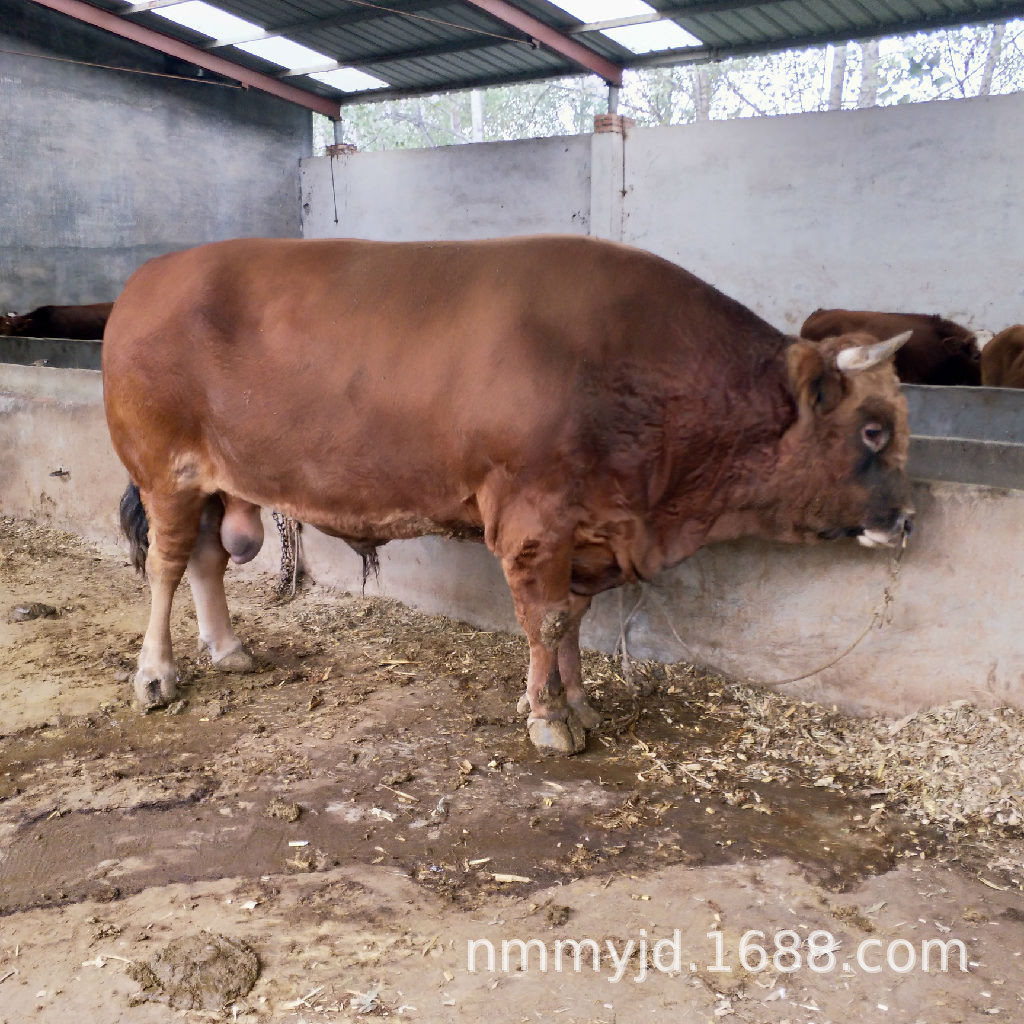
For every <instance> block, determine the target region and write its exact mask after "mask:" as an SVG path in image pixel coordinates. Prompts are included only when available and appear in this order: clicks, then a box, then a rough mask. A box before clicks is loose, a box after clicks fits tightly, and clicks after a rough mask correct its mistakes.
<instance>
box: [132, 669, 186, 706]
mask: <svg viewBox="0 0 1024 1024" xmlns="http://www.w3.org/2000/svg"><path fill="white" fill-rule="evenodd" d="M177 678H178V674H177V672H175V671H174V670H173V669H172V670H171V671H170V672H166V673H161V675H160V676H154V674H153V672H152V671H151V670H149V669H141V668H140V669H139V671H138V672H136V673H135V706H136V708H137V709H138V710H139V711H140V712H141V713H142V714H146V712H148V711H152V710H153V709H154V708H162V707H164V705H166V704H170V703H171V701H172V700H174V698H175V697H176V696H177V695H178V688H177V687H176V686H175V682H176V681H177Z"/></svg>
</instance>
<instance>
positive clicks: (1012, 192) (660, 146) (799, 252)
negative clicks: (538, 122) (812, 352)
mask: <svg viewBox="0 0 1024 1024" xmlns="http://www.w3.org/2000/svg"><path fill="white" fill-rule="evenodd" d="M1022 151H1024V95H1014V96H993V97H986V98H982V99H974V100H965V101H957V102H950V103H923V104H912V105H906V106H899V107H887V108H882V109H873V110H860V111H840V112H834V113H821V114H803V115H798V116H793V117H777V118H758V119H744V120H737V121H713V122H708V123H704V124H696V125H686V126H683V127H677V128H648V129H633V130H632V131H630V132H629V133H628V136H627V138H626V140H625V142H624V143H623V141H622V139H621V137H620V136H617V135H594V136H580V137H576V138H571V139H546V140H541V141H533V142H515V143H495V144H489V145H487V146H458V147H452V148H449V149H442V150H432V151H412V152H408V151H406V152H395V153H386V154H355V155H353V156H349V157H347V158H344V160H336V161H335V189H336V191H337V193H338V195H339V196H344V197H345V199H344V203H343V205H342V207H341V208H340V209H339V222H338V224H335V223H334V220H333V205H332V195H331V190H330V179H329V175H328V161H327V159H326V158H320V159H314V160H307V161H304V163H303V202H304V206H305V208H306V213H305V217H304V222H303V230H304V233H305V234H306V235H307V236H308V237H322V236H346V235H348V236H360V237H368V238H379V239H395V240H397V239H406V238H427V237H430V238H464V237H471V236H472V237H485V236H491V235H504V234H530V233H533V232H538V231H551V230H570V231H581V230H582V231H589V232H590V233H592V234H597V235H601V236H602V237H609V238H614V239H616V240H620V241H625V242H629V243H632V244H635V245H639V246H641V247H643V248H646V249H650V250H653V251H654V252H657V253H659V254H661V255H663V256H666V257H667V258H669V259H671V260H673V261H675V262H677V263H681V264H682V265H683V266H685V267H687V268H688V269H690V270H692V271H693V272H694V273H696V274H698V275H700V276H701V277H703V278H705V279H706V280H708V281H711V282H712V283H714V284H715V285H717V286H718V287H720V288H722V290H723V291H725V292H726V293H728V294H730V295H732V296H734V297H735V298H737V299H739V300H740V301H742V302H744V303H746V304H747V305H748V306H750V307H751V308H752V309H754V310H756V311H757V312H758V313H760V314H761V315H762V316H764V317H765V318H766V319H768V320H769V321H771V322H772V323H775V324H776V325H777V326H779V327H781V328H783V329H786V330H796V329H797V328H798V327H799V325H800V324H801V323H802V322H803V320H804V319H805V318H806V316H807V315H808V314H809V313H810V312H812V311H813V310H814V309H816V308H817V307H819V306H826V307H828V306H845V307H847V308H855V309H858V308H861V309H903V310H914V311H922V312H937V313H943V314H946V315H951V316H953V317H954V318H955V319H958V320H960V321H961V322H963V323H966V324H968V325H969V326H973V327H985V328H988V329H991V330H1000V329H1002V328H1003V327H1005V326H1007V325H1008V324H1011V323H1017V322H1018V321H1020V320H1021V319H1024V277H1022V275H1021V274H1020V268H1019V266H1018V263H1017V261H1015V260H1014V259H1012V258H1007V257H1008V255H1009V254H1011V253H1017V252H1019V251H1020V241H1019V240H1020V238H1021V236H1022V234H1024V202H1022V199H1021V192H1020V188H1019V185H1018V179H1019V176H1020V153H1021V152H1022ZM585 186H589V197H588V196H587V194H586V193H585V192H584V191H583V189H584V188H585ZM465 196H475V197H480V196H483V197H485V201H484V202H482V203H481V202H463V201H462V197H465ZM424 197H426V207H425V213H426V215H425V216H420V215H419V204H420V202H421V200H423V199H424ZM448 200H450V201H448ZM342 210H344V211H345V212H344V213H343V212H341V211H342Z"/></svg>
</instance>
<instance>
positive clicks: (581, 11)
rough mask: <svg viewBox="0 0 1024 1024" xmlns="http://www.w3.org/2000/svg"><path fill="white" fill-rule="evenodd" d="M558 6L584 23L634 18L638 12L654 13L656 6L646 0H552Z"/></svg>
mask: <svg viewBox="0 0 1024 1024" xmlns="http://www.w3.org/2000/svg"><path fill="white" fill-rule="evenodd" d="M551 2H552V3H553V4H554V5H555V6H556V7H561V8H562V10H563V11H568V12H569V13H570V14H571V15H572V16H573V17H574V18H579V19H580V21H582V22H584V24H590V23H591V22H594V21H611V20H612V18H632V17H633V16H634V15H637V14H653V13H654V8H653V7H652V6H651V5H650V4H646V3H644V0H551Z"/></svg>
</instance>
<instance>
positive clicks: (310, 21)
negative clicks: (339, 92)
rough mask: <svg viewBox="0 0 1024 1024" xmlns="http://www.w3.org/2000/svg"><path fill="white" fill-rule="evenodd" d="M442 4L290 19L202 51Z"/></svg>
mask: <svg viewBox="0 0 1024 1024" xmlns="http://www.w3.org/2000/svg"><path fill="white" fill-rule="evenodd" d="M175 2H176V0H175ZM445 3H450V0H407V2H406V3H404V4H403V5H402V6H401V7H394V6H391V5H390V4H389V6H388V9H387V10H384V9H382V8H379V7H362V8H360V9H359V10H355V11H351V10H350V11H340V12H338V13H336V14H324V15H321V16H320V17H318V18H300V19H297V20H296V19H294V18H293V19H292V20H291V21H284V22H279V23H278V24H276V25H268V26H267V27H266V29H265V30H264V31H262V32H250V33H249V35H247V36H235V37H232V38H227V37H225V38H224V39H214V40H213V41H212V42H210V43H204V44H203V49H204V50H219V49H221V48H222V47H224V46H238V44H239V43H258V42H259V41H260V40H261V39H270V38H271V37H272V36H279V35H283V34H285V33H288V32H302V31H305V30H307V29H313V28H337V27H339V26H344V25H356V24H358V23H359V22H361V21H372V20H374V19H378V18H385V17H392V16H398V15H402V14H417V13H419V12H420V11H427V10H430V9H431V8H432V7H441V6H443V5H444V4H445Z"/></svg>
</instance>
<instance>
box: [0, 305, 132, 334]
mask: <svg viewBox="0 0 1024 1024" xmlns="http://www.w3.org/2000/svg"><path fill="white" fill-rule="evenodd" d="M113 306H114V304H113V303H112V302H94V303H92V304H91V305H88V306H39V308H38V309H33V310H32V312H31V313H22V314H21V315H20V316H19V315H18V314H17V313H12V314H10V315H9V316H5V317H0V334H9V335H15V336H16V337H19V338H72V339H75V340H78V341H94V340H98V339H99V338H102V337H103V328H104V327H105V326H106V323H107V318H108V317H109V316H110V311H111V309H112V308H113Z"/></svg>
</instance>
